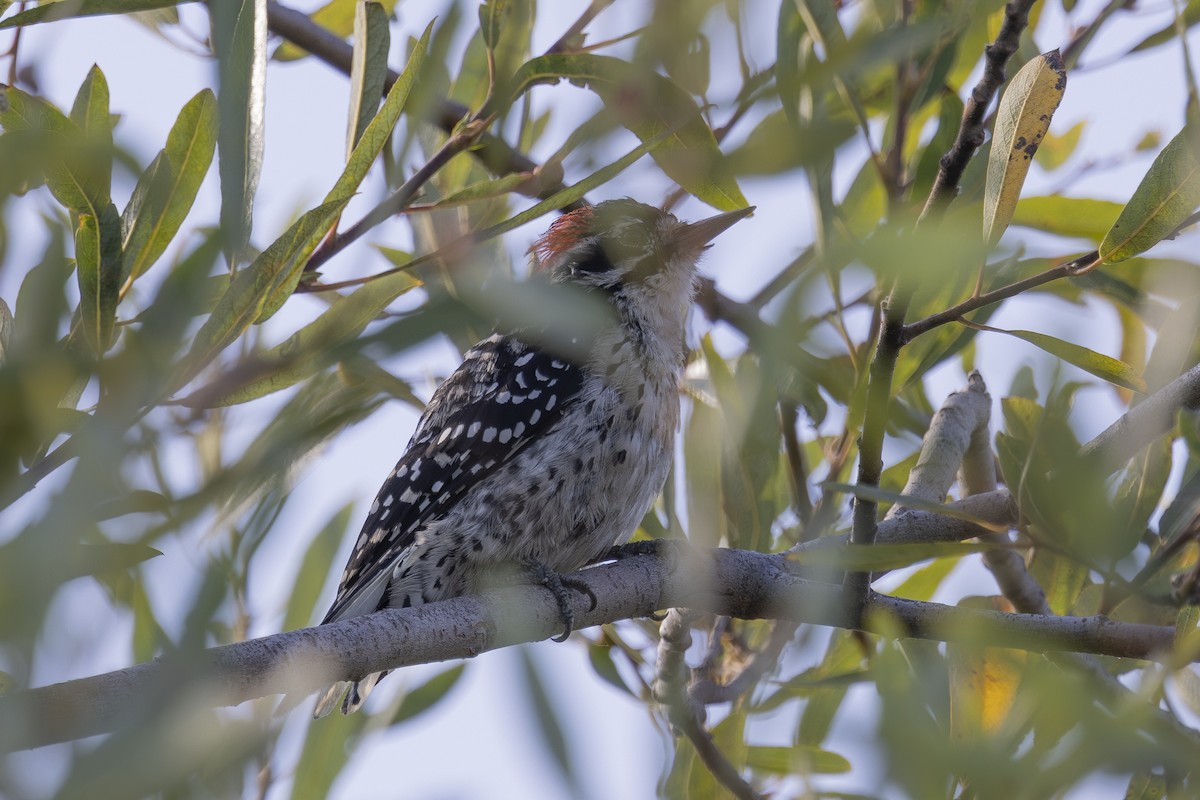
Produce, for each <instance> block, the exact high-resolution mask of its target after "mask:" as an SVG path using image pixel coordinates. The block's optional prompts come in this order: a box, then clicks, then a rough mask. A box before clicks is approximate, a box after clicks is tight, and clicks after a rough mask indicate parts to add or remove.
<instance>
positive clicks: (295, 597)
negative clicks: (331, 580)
mask: <svg viewBox="0 0 1200 800" xmlns="http://www.w3.org/2000/svg"><path fill="white" fill-rule="evenodd" d="M353 511H354V504H353V503H347V504H346V505H344V506H342V507H341V508H340V509H338V510H337V511H336V512H334V514H333V516H332V517H330V518H329V521H328V522H326V523H325V524H324V525H323V526H322V527H321V530H320V531H318V532H317V535H316V536H314V537H313V538H312V541H311V542H309V543H308V549H307V550H305V551H304V558H303V559H301V561H300V569H298V570H297V571H296V578H295V580H294V581H292V593H291V599H290V600H288V604H287V612H286V614H285V615H284V618H283V629H284V630H285V631H294V630H296V629H297V628H304V627H307V626H308V625H310V624H312V623H313V621H314V620H313V609H314V608H316V605H317V600H319V599H320V597H321V590H322V589H324V588H325V579H326V578H328V577H329V565H330V564H332V563H333V562H334V558H335V556H336V555H337V549H338V545H339V544H341V541H342V536H343V535H344V534H345V533H346V528H347V526H349V525H350V520H351V513H352V512H353Z"/></svg>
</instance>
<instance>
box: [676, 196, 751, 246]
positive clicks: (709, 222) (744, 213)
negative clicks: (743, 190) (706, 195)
mask: <svg viewBox="0 0 1200 800" xmlns="http://www.w3.org/2000/svg"><path fill="white" fill-rule="evenodd" d="M753 213H754V206H750V207H748V208H739V209H738V210H737V211H726V212H725V213H724V214H717V215H716V216H715V217H709V218H708V219H702V220H700V221H699V222H693V223H691V224H689V225H687V226H685V227H684V228H683V229H682V230H681V231H679V233H678V235H676V236H675V241H674V242H672V244H673V245H674V246H675V247H676V248H678V249H679V250H684V251H686V250H697V251H698V250H701V249H703V248H705V247H706V246H707V245H708V243H709V242H711V241H712V240H713V239H715V238H717V236H719V235H720V234H722V233H724V232H725V231H726V230H728V229H729V228H731V227H733V224H734V223H735V222H737V221H738V220H741V219H744V218H745V217H748V216H750V215H751V214H753Z"/></svg>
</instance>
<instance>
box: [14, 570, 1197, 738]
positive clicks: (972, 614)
mask: <svg viewBox="0 0 1200 800" xmlns="http://www.w3.org/2000/svg"><path fill="white" fill-rule="evenodd" d="M672 551H674V552H677V553H678V554H679V555H678V556H664V557H659V556H637V557H633V558H629V559H626V560H623V561H619V562H616V563H610V564H604V565H600V566H597V567H593V568H590V569H587V570H584V571H582V572H580V573H578V575H577V577H578V578H579V579H580V580H581V581H582V582H583V583H585V584H586V585H587V586H588V587H589V588H591V590H592V591H593V592H594V593H595V595H596V598H597V602H596V605H595V607H594V608H589V607H588V606H589V604H588V601H587V599H586V598H585V597H583V596H582V595H574V596H573V606H574V611H575V615H576V620H577V622H578V625H579V627H586V626H591V625H601V624H606V623H610V622H615V621H617V620H622V619H630V618H633V617H644V616H647V615H649V614H651V613H653V612H654V611H657V610H659V609H662V608H668V607H684V608H692V609H697V610H700V611H707V612H710V613H714V614H724V615H727V616H733V617H738V618H742V619H785V620H791V621H794V622H800V623H808V624H815V625H828V626H837V627H846V626H847V625H848V624H849V623H848V620H847V614H846V609H845V604H844V602H843V595H842V589H841V587H840V586H838V585H834V584H828V583H819V582H816V581H809V580H805V579H803V578H799V577H797V576H795V575H793V574H792V573H791V572H790V571H789V565H788V563H787V560H786V559H785V558H784V557H783V556H780V555H767V554H764V553H756V552H751V551H746V550H715V551H712V552H703V553H702V552H698V551H692V550H690V549H689V548H686V547H680V548H672ZM866 610H867V612H868V613H866V614H864V615H863V619H864V620H868V621H869V620H871V619H873V618H876V617H877V616H878V615H879V614H880V613H882V614H884V615H885V616H888V617H890V618H891V619H893V620H894V621H897V622H898V623H899V624H900V626H901V630H903V631H904V633H905V635H908V636H913V637H918V638H926V639H934V640H939V641H971V642H977V643H982V644H988V645H996V646H1001V647H1014V648H1022V649H1028V650H1035V651H1069V652H1086V653H1094V654H1098V655H1108V656H1115V657H1119V658H1138V659H1154V658H1158V657H1159V656H1162V655H1165V654H1166V653H1168V652H1169V651H1170V649H1171V644H1172V641H1173V638H1174V629H1173V628H1171V627H1168V626H1157V625H1144V624H1139V623H1128V622H1113V621H1111V620H1108V619H1105V618H1103V617H1041V616H1036V615H1027V614H1003V613H999V612H993V611H981V610H976V609H964V608H952V607H949V606H944V605H940V604H937V603H923V602H916V601H911V600H900V599H896V598H892V597H884V596H881V595H877V594H874V593H871V594H870V595H869V596H868V599H867V609H866ZM869 624H870V623H869V622H868V623H867V625H868V626H869ZM561 627H562V624H561V621H560V618H559V612H558V605H557V603H556V602H555V600H554V598H553V597H552V596H551V595H550V593H549V592H547V591H545V590H544V589H542V588H539V587H533V586H516V587H509V588H506V589H500V590H496V591H492V592H488V593H485V594H483V595H477V596H468V597H459V598H456V599H453V600H447V601H444V602H440V603H431V604H429V605H426V606H421V607H420V608H409V609H390V610H387V611H381V612H379V613H377V614H368V615H366V616H362V617H355V618H353V619H349V620H345V621H342V622H337V623H333V624H330V625H322V626H319V627H316V628H305V629H303V630H298V631H291V632H288V633H280V634H275V635H273V636H266V637H263V638H261V639H252V640H250V641H245V642H238V643H236V644H230V645H225V646H223V647H215V648H211V649H208V650H204V651H201V652H196V653H192V654H190V655H182V654H181V655H175V656H170V657H163V658H160V659H159V660H156V661H152V662H148V663H144V664H138V665H136V666H133V667H128V668H126V669H121V670H116V671H114V672H109V673H106V674H103V675H96V676H92V677H89V678H82V679H79V680H74V681H68V682H66V683H59V684H54V685H52V686H45V687H41V688H37V689H30V690H27V691H20V692H13V693H11V694H8V695H5V696H3V697H0V719H3V720H5V725H4V726H3V728H2V729H0V751H10V750H16V749H27V748H33V747H40V746H43V745H47V744H52V743H55V742H64V741H69V740H72V739H78V738H82V737H85V736H93V735H96V734H99V733H104V732H107V731H112V730H116V729H119V728H121V727H123V726H125V725H128V724H130V723H131V722H132V721H134V720H135V719H136V718H137V717H138V716H139V709H142V708H144V707H145V704H146V703H147V702H153V699H154V698H165V699H167V700H168V701H169V700H171V699H179V698H182V697H187V698H190V702H193V703H203V704H206V705H209V706H227V705H237V704H239V703H244V702H246V701H247V700H252V699H254V698H257V697H264V696H266V695H272V694H281V693H286V692H311V691H315V690H316V689H318V688H319V687H321V686H324V685H327V684H328V683H330V682H332V681H333V680H337V679H345V678H351V677H355V676H361V675H364V674H367V673H370V672H377V671H379V670H383V669H396V668H399V667H404V666H410V665H413V664H423V663H430V662H435V661H445V660H448V659H455V658H470V657H472V656H475V655H478V654H479V653H483V652H486V651H488V650H494V649H497V648H500V647H506V646H509V645H512V644H517V643H520V642H532V641H540V640H542V639H547V638H550V637H551V636H554V635H555V634H557V633H558V632H559V630H560V629H561Z"/></svg>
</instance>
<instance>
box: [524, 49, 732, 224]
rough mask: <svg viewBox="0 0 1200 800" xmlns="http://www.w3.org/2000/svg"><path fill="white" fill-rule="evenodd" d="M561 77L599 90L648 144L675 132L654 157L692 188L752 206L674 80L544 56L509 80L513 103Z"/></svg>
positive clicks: (579, 58)
mask: <svg viewBox="0 0 1200 800" xmlns="http://www.w3.org/2000/svg"><path fill="white" fill-rule="evenodd" d="M562 78H566V79H568V80H570V81H571V82H572V83H575V84H582V85H584V86H586V87H588V88H589V89H591V90H592V91H594V92H595V93H596V94H597V95H599V96H600V99H601V100H603V101H604V103H605V105H606V106H608V108H609V109H610V110H611V111H612V112H613V113H614V114H616V116H617V118H618V120H619V121H620V122H621V124H622V125H624V126H625V127H626V128H628V129H629V130H630V131H632V132H633V133H634V135H636V136H637V137H638V138H639V139H641V140H642V141H643V142H649V141H651V140H653V139H654V138H655V137H657V136H658V135H660V134H661V133H663V132H664V131H667V130H672V131H673V133H672V135H671V137H670V139H669V140H668V141H667V142H666V143H665V144H664V145H663V146H662V147H660V148H656V149H655V150H654V152H653V156H654V160H655V161H656V162H657V163H658V165H659V167H661V168H662V170H663V172H665V173H666V174H667V175H668V176H669V177H670V178H671V179H672V180H674V181H675V182H676V183H678V184H679V185H680V186H681V187H683V188H684V189H686V190H687V191H688V192H690V193H691V194H693V195H695V196H696V197H697V198H699V199H700V200H702V201H704V202H705V203H708V204H709V205H711V206H713V207H714V208H717V209H720V210H722V211H733V210H735V209H739V208H744V207H745V206H747V205H748V203H747V201H746V198H745V196H744V195H743V194H742V191H741V189H740V188H738V185H737V180H736V179H735V178H734V176H733V173H732V171H731V170H730V169H729V168H728V165H727V164H726V162H725V156H724V154H723V153H722V152H721V149H720V148H719V147H718V146H717V140H716V137H715V136H713V132H712V130H711V129H710V128H709V127H708V125H707V123H705V121H704V118H703V117H702V116H701V115H700V109H699V108H698V107H697V106H696V102H695V100H693V99H692V96H691V95H689V94H688V93H687V92H686V91H684V90H683V89H681V88H680V87H679V86H678V85H677V84H675V83H674V82H672V81H671V80H670V79H668V78H665V77H663V76H662V75H658V74H657V73H654V72H646V71H644V70H639V69H637V68H636V67H634V66H632V65H631V64H629V63H628V62H625V61H622V60H620V59H617V58H612V57H609V56H596V55H591V54H589V53H573V54H555V55H547V56H539V57H538V58H534V59H532V60H530V61H527V62H526V63H525V64H524V65H522V66H521V68H520V69H518V70H517V72H516V74H515V75H514V76H513V77H512V79H511V80H510V81H509V84H508V85H509V96H508V101H509V102H511V101H512V100H513V99H515V98H516V97H517V96H519V95H520V94H521V93H523V92H525V91H526V90H528V89H529V88H530V87H531V86H534V85H536V84H541V83H555V82H557V81H559V80H561V79H562Z"/></svg>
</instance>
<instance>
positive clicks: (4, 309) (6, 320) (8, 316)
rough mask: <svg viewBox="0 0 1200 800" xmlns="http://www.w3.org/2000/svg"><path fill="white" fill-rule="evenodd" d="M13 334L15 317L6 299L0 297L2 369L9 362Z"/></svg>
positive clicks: (0, 359) (0, 360)
mask: <svg viewBox="0 0 1200 800" xmlns="http://www.w3.org/2000/svg"><path fill="white" fill-rule="evenodd" d="M12 332H13V315H12V311H11V310H10V309H9V307H8V303H6V302H4V298H3V297H0V367H3V366H4V362H5V361H7V360H8V344H9V342H11V341H12Z"/></svg>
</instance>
